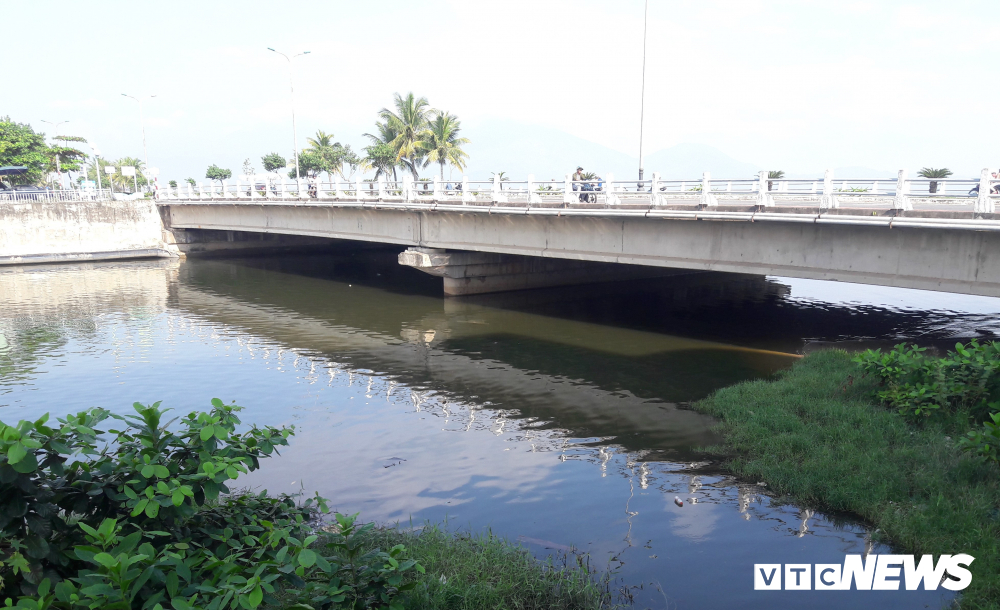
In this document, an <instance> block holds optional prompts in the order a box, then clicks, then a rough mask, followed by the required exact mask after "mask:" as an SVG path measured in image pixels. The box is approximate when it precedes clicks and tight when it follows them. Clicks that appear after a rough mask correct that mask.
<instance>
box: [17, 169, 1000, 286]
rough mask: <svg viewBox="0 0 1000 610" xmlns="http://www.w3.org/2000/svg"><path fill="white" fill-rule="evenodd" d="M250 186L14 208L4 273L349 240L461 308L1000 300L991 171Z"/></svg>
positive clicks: (254, 180)
mask: <svg viewBox="0 0 1000 610" xmlns="http://www.w3.org/2000/svg"><path fill="white" fill-rule="evenodd" d="M241 178H242V179H238V180H236V181H233V182H226V181H222V182H218V183H213V184H211V185H202V184H194V185H184V186H182V187H180V188H163V189H160V190H159V191H158V192H157V193H156V198H155V201H153V200H149V199H140V200H128V201H121V200H120V199H123V198H127V196H123V195H121V194H117V193H116V194H110V193H108V192H106V191H93V190H90V191H72V192H70V191H57V192H54V193H31V194H26V195H25V196H23V197H22V196H20V195H18V194H16V193H15V194H13V195H0V264H23V263H25V262H52V261H58V260H80V259H90V260H95V259H100V258H122V257H129V256H132V257H135V256H150V255H151V254H152V255H163V256H169V255H176V253H177V252H178V248H179V250H180V251H181V252H184V251H185V250H188V251H193V250H196V249H197V247H199V246H200V245H204V244H198V243H196V242H204V241H206V240H207V241H211V240H217V241H220V242H227V241H229V242H233V241H240V240H244V244H245V243H246V240H247V239H248V238H249V237H253V239H254V240H257V239H258V238H259V239H260V242H261V244H264V243H280V240H282V239H289V240H290V239H298V240H302V239H310V240H312V242H313V243H329V242H328V241H327V240H329V239H337V240H353V241H355V242H369V243H379V244H395V245H401V246H406V250H404V251H403V252H401V253H400V255H399V261H400V263H402V264H404V265H409V266H412V267H415V268H417V269H420V270H422V271H424V272H427V273H430V274H433V275H436V276H440V277H442V278H443V284H444V292H445V293H446V294H449V295H463V294H476V293H483V292H495V291H504V290H514V289H522V288H533V287H542V286H552V285H562V284H573V283H583V282H593V281H602V280H614V279H625V278H635V277H644V276H649V275H667V274H676V273H690V272H698V271H722V272H733V273H745V274H757V275H779V276H788V277H799V278H812V279H822V280H835V281H847V282H858V283H869V284H878V285H885V286H898V287H905V288H917V289H925V290H940V291H949V292H957V293H966V294H978V295H986V296H1000V264H998V263H1000V217H998V215H997V214H996V212H995V200H996V199H997V197H996V196H995V192H994V191H995V189H997V188H998V185H1000V181H998V180H997V178H996V176H995V174H993V172H991V171H990V170H983V171H982V173H981V175H980V177H979V178H978V179H976V180H961V179H947V180H945V179H910V178H909V177H908V176H907V175H906V172H905V171H900V172H899V175H898V178H897V180H895V181H877V180H870V179H868V180H855V179H841V178H837V179H834V176H833V174H832V172H827V173H826V175H825V176H823V178H821V179H820V178H817V179H816V180H786V179H768V177H767V175H766V174H765V173H764V172H761V174H760V175H758V176H757V177H755V178H753V179H739V180H713V179H712V177H711V176H710V175H709V174H707V173H706V174H704V175H703V176H702V178H701V179H700V180H697V181H683V180H662V179H660V177H659V176H658V175H657V174H653V175H652V178H651V179H648V180H643V181H638V182H637V181H616V180H615V179H614V177H613V176H611V175H606V176H604V178H603V179H596V180H585V181H576V182H574V181H572V180H571V179H570V177H569V176H566V177H565V179H563V180H560V181H535V180H534V179H533V178H532V177H531V176H528V178H527V180H523V181H501V180H500V178H499V177H494V180H492V181H471V180H469V179H467V178H464V177H463V178H462V180H461V181H456V182H445V181H443V180H439V179H437V178H435V179H433V180H426V181H414V180H413V179H412V178H411V177H410V176H409V175H407V176H403V177H402V179H401V180H399V181H395V182H389V181H388V180H387V179H386V177H385V176H381V177H379V178H378V179H376V180H362V179H361V178H354V179H353V180H352V181H347V180H342V179H339V178H338V177H336V176H334V177H333V179H332V180H330V181H320V180H318V179H315V178H314V179H309V180H302V181H294V182H293V181H289V180H284V179H282V178H281V177H279V176H278V175H276V174H268V175H258V176H244V177H241ZM19 197H20V198H19ZM110 199H119V200H117V201H110ZM157 208H158V209H159V214H157V212H156V209H157ZM56 225H58V226H56ZM126 225H127V227H126V228H124V229H123V227H125V226H126ZM161 229H163V231H162V232H161ZM285 236H305V237H304V238H303V237H298V238H291V237H285ZM39 244H44V245H42V246H39ZM103 244H110V245H107V246H104V245H103ZM215 245H217V246H219V247H221V248H224V249H225V248H229V247H232V246H234V245H238V244H233V243H229V244H227V243H217V244H215ZM74 248H76V250H74ZM35 250H39V251H44V252H40V253H39V252H34V251H35ZM46 252H48V253H50V254H45V253H46ZM52 252H58V253H57V254H54V255H53V254H51V253H52Z"/></svg>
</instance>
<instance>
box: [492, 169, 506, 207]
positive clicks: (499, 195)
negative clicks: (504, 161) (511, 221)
mask: <svg viewBox="0 0 1000 610" xmlns="http://www.w3.org/2000/svg"><path fill="white" fill-rule="evenodd" d="M501 189H502V184H501V182H500V176H499V174H493V193H492V199H493V203H507V196H506V195H504V194H503V191H502V190H501Z"/></svg>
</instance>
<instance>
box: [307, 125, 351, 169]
mask: <svg viewBox="0 0 1000 610" xmlns="http://www.w3.org/2000/svg"><path fill="white" fill-rule="evenodd" d="M306 142H308V143H309V148H308V149H307V150H309V151H311V152H314V153H316V154H317V155H318V156H319V159H320V160H321V163H320V166H321V169H320V171H324V172H326V180H327V182H329V181H330V174H331V173H332V172H337V173H340V174H341V175H343V173H342V172H341V169H342V167H341V166H342V165H343V164H342V162H341V160H340V156H341V155H340V151H341V150H342V149H343V147H342V146H341V145H340V142H334V141H333V134H332V133H326V132H325V131H323V130H322V129H317V130H316V137H315V138H306Z"/></svg>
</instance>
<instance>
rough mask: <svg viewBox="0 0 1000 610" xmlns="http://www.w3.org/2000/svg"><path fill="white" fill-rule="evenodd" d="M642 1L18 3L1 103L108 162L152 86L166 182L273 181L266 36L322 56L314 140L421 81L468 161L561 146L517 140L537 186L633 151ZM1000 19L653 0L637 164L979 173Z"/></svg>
mask: <svg viewBox="0 0 1000 610" xmlns="http://www.w3.org/2000/svg"><path fill="white" fill-rule="evenodd" d="M643 9H644V3H643V1H642V0H616V1H614V2H596V1H588V0H573V1H564V0H533V1H530V2H527V1H521V0H505V1H503V2H494V1H468V0H466V1H464V2H458V1H448V0H430V1H425V2H413V1H412V0H411V1H409V2H397V1H395V0H380V1H379V2H347V1H341V0H336V1H330V0H327V1H322V2H309V1H302V2H290V3H282V4H276V3H273V2H257V1H255V0H244V1H243V2H240V3H238V4H236V3H221V2H204V1H200V2H189V1H185V0H173V1H171V2H143V3H137V2H117V1H115V0H105V1H103V2H101V3H99V4H98V3H87V2H69V1H45V0H39V1H36V2H21V3H7V4H6V5H5V8H4V17H5V19H4V20H5V22H6V23H7V25H8V26H10V25H11V24H20V25H17V27H6V28H4V36H3V37H2V39H0V40H2V41H0V48H2V49H3V55H4V58H5V59H6V60H7V61H8V62H9V64H11V65H14V66H17V68H15V69H13V70H8V71H7V75H8V78H7V79H6V81H7V84H6V85H5V87H4V92H3V94H2V97H0V100H2V104H0V115H9V116H10V117H11V118H12V119H13V120H16V121H19V122H27V123H31V124H32V125H33V126H34V127H36V129H39V130H41V131H45V132H46V133H47V134H49V135H55V134H54V132H53V130H52V129H51V127H50V126H49V125H46V124H44V123H42V121H43V120H48V121H53V122H55V121H66V120H68V121H69V123H67V124H65V125H63V126H62V127H61V129H60V131H61V132H63V133H66V134H70V135H80V136H84V137H86V138H88V139H89V140H90V141H91V142H92V143H95V144H96V145H97V146H98V147H99V149H100V151H101V153H102V154H103V155H104V156H106V157H109V158H116V157H121V156H137V157H140V158H141V157H142V154H143V148H142V132H141V127H140V116H139V105H138V104H137V103H136V102H135V101H133V100H131V99H128V98H125V97H123V96H122V95H121V94H122V93H128V94H130V95H135V96H148V95H153V94H155V95H156V97H155V98H153V99H147V100H146V101H145V102H144V104H143V111H144V122H145V125H146V140H147V150H148V158H149V164H150V165H151V166H154V167H158V168H160V175H161V179H169V178H174V179H181V178H183V177H187V176H192V177H194V178H197V179H203V176H204V171H205V168H206V167H207V166H208V165H209V164H213V163H215V164H219V165H220V166H223V167H228V168H231V169H232V170H233V173H234V175H235V174H239V173H242V171H241V166H242V163H243V160H244V159H246V158H250V159H251V162H252V163H253V165H254V166H255V168H256V169H257V170H258V171H260V157H261V156H262V155H264V154H267V153H269V152H272V151H276V152H279V153H281V154H282V155H284V156H286V157H287V156H290V155H291V152H292V150H293V137H292V125H291V96H290V94H289V64H288V63H287V62H286V61H285V60H284V59H283V58H282V57H280V56H279V55H277V54H275V53H273V52H271V51H268V50H267V48H268V47H274V48H276V49H278V50H279V51H284V52H285V53H288V54H293V53H298V52H301V51H310V53H309V54H308V55H305V56H301V57H297V58H295V59H294V60H293V62H292V65H291V68H292V76H293V78H294V81H295V97H294V102H295V110H296V118H297V134H298V144H299V148H300V149H301V148H303V147H305V146H306V137H308V136H309V135H312V134H313V133H315V131H316V130H317V129H323V130H325V131H326V132H328V133H330V132H332V133H333V134H334V136H335V139H337V140H338V141H341V142H343V143H345V144H351V145H352V146H353V147H354V148H355V149H359V148H361V147H363V146H365V145H366V144H367V141H366V139H365V138H364V136H363V134H364V133H365V132H370V131H372V129H373V124H374V122H375V120H376V118H377V117H376V114H377V112H378V110H379V109H380V108H382V107H384V106H390V105H391V103H392V98H393V94H394V93H396V92H400V93H406V92H409V91H413V92H414V93H416V94H417V95H422V96H426V97H427V98H428V100H429V101H430V104H431V106H433V107H434V108H439V109H443V110H447V111H449V112H451V113H453V114H456V115H457V116H458V117H459V118H460V119H461V120H462V122H463V128H464V133H463V135H465V136H467V137H468V138H470V139H471V140H472V143H471V144H470V145H469V147H468V151H469V153H470V155H471V160H470V165H469V172H470V174H472V175H483V174H484V173H485V175H486V176H488V175H489V172H491V171H499V170H504V169H505V166H508V165H509V167H508V169H510V168H515V167H516V168H518V169H519V170H521V169H525V167H524V162H523V159H513V158H509V157H507V156H506V155H510V156H513V155H518V154H519V153H518V151H519V146H518V142H517V139H518V138H519V137H521V136H522V135H523V134H525V133H530V132H531V131H532V129H533V128H537V131H538V133H539V134H546V135H544V137H545V138H546V139H548V138H551V143H552V144H553V146H554V148H555V149H557V151H556V152H552V151H551V150H550V149H551V148H552V147H549V148H548V149H546V152H545V156H544V158H543V159H541V160H534V159H535V158H534V157H532V156H531V154H530V153H531V151H529V150H525V151H524V153H523V157H524V159H532V162H533V163H535V164H537V165H539V168H538V170H537V171H535V173H536V174H538V175H539V176H543V175H545V174H547V173H549V172H555V171H557V170H558V171H561V169H560V168H562V167H566V166H567V165H569V164H575V163H576V162H577V161H576V159H575V151H574V148H575V145H574V142H578V141H579V140H581V139H582V140H586V141H587V142H589V143H593V144H595V145H597V147H596V148H594V150H595V151H598V152H594V153H593V155H596V156H594V160H593V161H592V163H593V164H594V165H595V166H597V167H598V168H599V166H601V164H602V163H603V164H605V165H607V164H609V163H611V161H610V159H611V158H612V157H615V158H617V159H621V158H622V157H621V156H622V155H627V156H628V157H630V158H636V159H637V158H638V155H639V143H640V142H639V141H640V108H641V107H642V103H641V102H642V97H643V96H642V73H643V68H642V65H643ZM998 23H1000V2H996V1H995V0H993V1H972V0H968V1H964V0H951V1H949V2H940V1H937V2H893V1H881V2H865V1H851V0H841V1H836V2H834V1H809V0H798V1H795V2H786V1H765V0H739V1H712V0H704V1H699V2H679V1H670V0H649V3H648V21H647V28H648V29H647V44H646V79H645V105H644V111H643V115H644V117H643V130H642V133H643V137H642V147H643V150H644V153H645V156H647V157H649V156H651V155H653V154H654V153H656V152H658V151H663V150H664V149H670V148H671V147H676V146H678V145H684V144H695V145H699V146H700V147H701V148H697V147H695V148H692V149H691V150H702V149H708V148H709V147H710V148H712V149H717V151H720V152H721V153H722V154H724V155H726V156H728V157H730V158H732V159H734V160H737V161H738V162H740V163H745V164H752V165H756V166H759V167H761V168H762V169H763V168H767V169H779V168H780V169H784V170H785V171H787V172H788V173H789V174H819V173H821V172H822V171H823V169H825V168H828V167H829V168H833V167H852V168H871V169H872V170H878V171H882V172H895V171H896V170H897V169H901V168H907V169H909V170H910V171H911V172H915V171H916V170H917V169H919V168H920V167H924V166H930V167H949V168H951V169H952V170H954V171H955V172H956V177H966V175H967V176H968V177H971V176H978V174H979V171H980V169H981V168H983V167H994V168H995V167H997V166H998V165H1000V150H998V148H1000V146H998V142H1000V105H998V103H997V100H998V99H1000V53H998V51H1000V28H998V27H996V25H997V24H998ZM12 85H14V86H12ZM28 85H30V86H28ZM512 126H513V128H512ZM522 142H523V143H524V148H525V149H527V148H532V147H534V144H533V143H532V142H531V141H530V138H529V139H522ZM563 149H566V150H565V152H562V151H563ZM683 150H688V149H683ZM499 151H503V155H504V156H501V155H500V154H499ZM599 151H605V152H606V158H604V157H602V156H601V153H600V152H599ZM88 152H89V151H88ZM675 156H676V155H675ZM663 158H666V157H663ZM694 162H695V165H697V159H694ZM572 169H573V168H572V167H567V171H571V170H572ZM656 170H657V168H655V167H654V168H649V167H647V170H646V171H647V172H649V171H656ZM426 171H427V172H428V173H430V171H432V170H430V169H429V170H426ZM616 171H617V170H616ZM660 171H661V172H665V171H666V168H660ZM508 173H510V172H509V171H508ZM697 177H698V176H692V178H697Z"/></svg>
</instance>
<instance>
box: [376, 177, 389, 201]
mask: <svg viewBox="0 0 1000 610" xmlns="http://www.w3.org/2000/svg"><path fill="white" fill-rule="evenodd" d="M378 198H379V201H385V200H386V199H388V198H389V193H387V192H386V190H385V176H379V177H378Z"/></svg>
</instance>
